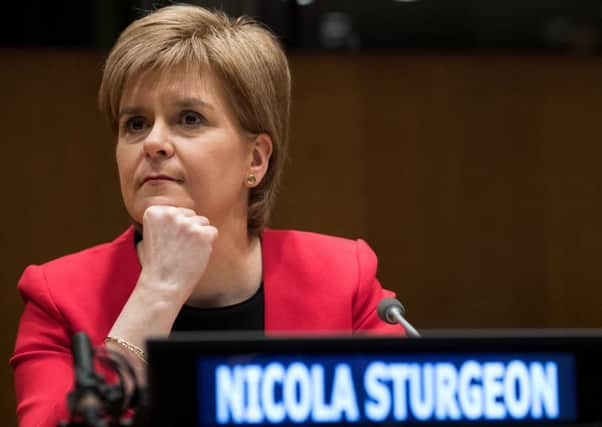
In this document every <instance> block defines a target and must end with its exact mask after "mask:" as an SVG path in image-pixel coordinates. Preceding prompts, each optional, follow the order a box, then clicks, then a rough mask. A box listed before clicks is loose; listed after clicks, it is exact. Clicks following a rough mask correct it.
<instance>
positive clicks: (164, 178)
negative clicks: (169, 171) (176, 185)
mask: <svg viewBox="0 0 602 427" xmlns="http://www.w3.org/2000/svg"><path fill="white" fill-rule="evenodd" d="M165 182H180V181H179V180H177V179H176V178H173V177H171V176H169V175H149V176H147V177H146V178H144V180H143V181H142V184H147V183H148V184H151V185H152V184H162V183H165Z"/></svg>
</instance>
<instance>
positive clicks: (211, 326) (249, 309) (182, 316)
mask: <svg viewBox="0 0 602 427" xmlns="http://www.w3.org/2000/svg"><path fill="white" fill-rule="evenodd" d="M263 312H264V306H263V283H262V284H261V286H260V287H259V289H258V290H257V292H255V295H253V296H252V297H251V298H249V299H248V300H246V301H243V302H241V303H238V304H235V305H229V306H227V307H216V308H196V307H191V306H189V305H185V306H184V307H182V309H181V310H180V313H179V314H178V317H177V318H176V321H175V322H174V325H173V328H172V331H263V323H264V322H263Z"/></svg>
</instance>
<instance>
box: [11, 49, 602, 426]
mask: <svg viewBox="0 0 602 427" xmlns="http://www.w3.org/2000/svg"><path fill="white" fill-rule="evenodd" d="M101 64H102V55H101V54H98V53H90V52H78V51H63V52H57V51H36V50H29V51H11V50H3V51H2V50H0V85H1V87H2V91H1V94H2V95H1V96H2V101H3V102H2V103H1V106H0V117H1V122H2V130H3V132H2V136H3V141H2V147H3V149H4V154H5V157H4V162H3V165H2V167H1V168H0V173H1V174H2V175H1V176H0V178H1V182H2V183H3V186H2V189H1V190H0V191H1V194H2V200H3V202H2V214H1V215H2V217H1V218H2V224H3V225H4V226H3V231H2V233H1V234H0V236H1V240H0V244H1V247H2V248H3V252H2V255H3V257H2V258H3V265H2V267H3V268H2V269H0V274H1V275H2V276H1V278H2V284H3V286H2V288H1V292H2V294H1V296H2V301H3V306H4V309H3V310H2V311H1V313H2V314H1V316H2V318H1V319H0V320H1V322H0V324H2V325H3V330H2V346H1V347H0V359H3V360H7V359H8V357H9V355H10V352H11V350H12V345H13V342H14V336H15V330H16V325H17V321H18V316H19V314H20V311H21V309H22V306H21V303H20V300H19V297H18V295H17V293H16V290H15V285H16V281H17V279H18V277H19V275H20V273H21V271H22V270H23V268H24V267H25V266H26V265H27V264H29V263H40V262H44V261H46V260H48V259H51V258H54V257H57V256H60V255H61V254H64V253H67V252H70V251H74V250H77V249H79V248H83V247H86V246H88V245H91V244H93V243H96V242H101V241H106V240H109V239H111V238H112V237H113V236H115V235H116V234H118V233H119V232H120V231H121V230H122V229H123V228H124V227H125V226H126V225H127V218H126V216H125V213H124V211H123V208H122V206H121V200H120V196H119V190H118V183H117V179H116V172H115V167H114V165H113V145H114V142H113V141H112V138H111V135H110V132H109V131H108V130H107V128H106V126H105V123H104V122H103V118H102V117H100V115H99V114H98V113H97V112H96V109H95V95H96V90H97V85H98V79H99V74H100V68H101ZM291 65H292V68H293V74H294V81H295V87H294V93H295V96H294V104H293V128H292V146H291V155H290V162H289V165H288V169H287V173H286V176H285V180H284V187H283V191H282V195H281V197H280V200H279V204H278V206H277V209H276V211H275V214H274V221H273V225H274V226H277V227H288V228H300V229H308V230H314V231H320V232H325V233H330V234H338V235H343V236H348V237H357V236H362V237H364V238H365V239H366V240H368V242H369V243H370V244H371V245H372V247H373V248H374V249H375V250H376V252H377V253H378V255H379V259H380V277H381V279H382V282H383V283H384V284H385V285H386V286H387V287H390V288H392V289H395V290H396V291H397V292H398V293H399V296H400V298H401V299H402V301H403V302H404V303H405V304H406V306H407V307H408V311H409V313H408V315H409V318H410V319H411V320H412V321H414V323H415V324H416V326H417V327H418V328H421V327H423V328H445V327H450V328H452V327H453V328H467V327H565V326H566V327H600V326H602V315H601V314H600V310H599V308H598V305H599V303H598V301H599V299H600V298H601V297H602V291H600V290H599V288H598V285H599V283H602V269H600V267H599V266H600V262H598V256H599V254H600V253H602V243H601V242H602V225H600V221H599V220H598V218H600V217H601V216H602V172H600V167H599V163H600V158H601V155H602V144H600V142H599V134H600V123H601V122H602V121H601V120H600V118H599V116H600V106H601V105H602V84H601V83H602V81H601V80H602V77H600V76H602V60H600V59H595V58H577V57H575V58H573V57H566V58H560V57H534V56H452V55H402V54H397V55H362V56H325V55H324V56H321V55H301V54H294V55H292V56H291ZM75 285H77V284H74V286H75ZM0 387H1V388H2V399H1V400H0V419H2V420H9V422H7V423H6V424H5V425H11V424H14V416H13V411H14V398H13V397H12V396H13V395H12V378H11V376H10V371H9V369H8V367H7V364H6V363H5V369H2V370H0Z"/></svg>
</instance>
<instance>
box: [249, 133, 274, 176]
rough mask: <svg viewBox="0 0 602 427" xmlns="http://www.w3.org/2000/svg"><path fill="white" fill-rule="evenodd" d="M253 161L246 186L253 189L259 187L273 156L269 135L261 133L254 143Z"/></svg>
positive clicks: (251, 161)
mask: <svg viewBox="0 0 602 427" xmlns="http://www.w3.org/2000/svg"><path fill="white" fill-rule="evenodd" d="M252 144H253V148H252V150H251V160H250V165H249V170H248V172H247V178H246V184H247V187H249V188H252V187H256V186H258V185H259V183H260V182H261V180H262V179H263V177H264V176H265V174H266V173H267V172H268V166H269V164H270V157H271V156H272V138H270V136H269V135H268V134H267V133H260V134H259V135H257V136H256V137H255V139H254V140H253V142H252Z"/></svg>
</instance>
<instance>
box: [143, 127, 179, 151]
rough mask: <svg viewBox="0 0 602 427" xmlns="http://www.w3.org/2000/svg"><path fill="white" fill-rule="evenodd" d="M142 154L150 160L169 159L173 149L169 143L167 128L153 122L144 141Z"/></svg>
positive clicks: (170, 142)
mask: <svg viewBox="0 0 602 427" xmlns="http://www.w3.org/2000/svg"><path fill="white" fill-rule="evenodd" d="M144 152H145V153H146V155H147V156H149V157H151V158H160V157H171V156H172V155H173V153H174V147H173V144H172V141H171V135H170V132H169V127H168V126H167V125H166V124H165V123H164V122H162V121H160V120H155V122H154V123H153V126H152V128H151V130H150V132H149V133H148V135H146V138H145V139H144Z"/></svg>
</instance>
